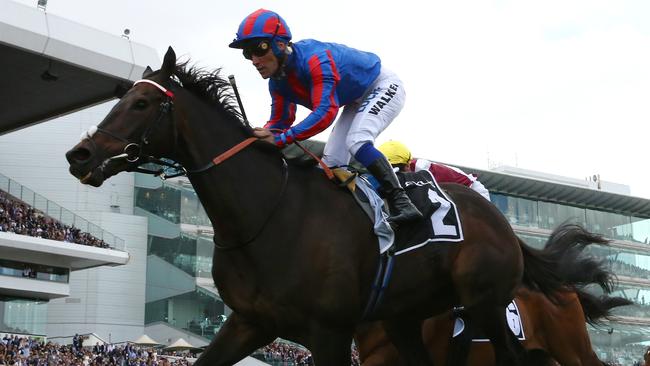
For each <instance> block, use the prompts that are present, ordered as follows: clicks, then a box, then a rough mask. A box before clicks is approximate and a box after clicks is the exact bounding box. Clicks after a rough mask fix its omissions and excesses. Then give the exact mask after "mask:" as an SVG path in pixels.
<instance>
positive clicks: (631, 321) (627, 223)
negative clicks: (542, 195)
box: [490, 193, 650, 365]
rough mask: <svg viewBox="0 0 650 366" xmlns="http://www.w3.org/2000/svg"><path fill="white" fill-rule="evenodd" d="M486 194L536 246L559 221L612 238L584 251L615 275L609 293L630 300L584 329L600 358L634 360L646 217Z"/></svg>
mask: <svg viewBox="0 0 650 366" xmlns="http://www.w3.org/2000/svg"><path fill="white" fill-rule="evenodd" d="M490 197H491V198H492V202H493V203H494V204H495V205H496V206H497V207H498V208H499V210H500V211H501V212H502V213H503V214H504V215H505V216H506V217H507V219H508V220H509V221H510V223H511V224H512V225H513V227H514V228H515V231H516V232H517V234H518V235H519V236H520V237H521V238H522V239H523V240H524V241H525V242H526V243H528V244H529V245H531V246H533V247H536V248H542V247H543V246H544V244H545V242H546V240H547V238H548V235H549V234H550V233H551V231H552V230H553V229H554V228H556V227H557V226H558V225H560V224H562V223H564V222H572V223H577V224H581V225H582V226H584V227H585V228H586V229H587V230H589V231H591V232H593V233H598V234H601V235H603V236H605V237H606V238H608V239H614V240H615V242H613V243H612V244H611V245H610V246H600V245H591V246H589V247H587V249H586V252H587V253H589V254H590V255H593V256H595V257H597V258H600V259H602V260H603V261H605V263H607V265H608V266H609V268H610V269H611V270H612V271H613V272H614V273H615V274H616V275H617V277H618V282H617V285H616V287H615V290H614V292H613V294H612V295H614V296H621V297H624V298H627V299H629V300H631V301H633V302H634V305H631V306H625V307H619V308H616V309H614V310H613V314H614V315H615V316H617V317H616V318H614V319H613V320H612V321H609V322H604V323H603V325H602V326H600V327H591V326H590V327H589V332H590V336H591V340H592V344H593V346H594V350H595V351H596V353H597V355H598V356H599V357H600V359H601V360H603V361H608V362H612V363H618V364H621V365H633V364H634V362H635V361H637V360H639V359H640V355H641V356H642V355H643V353H644V351H645V348H646V347H647V345H646V344H647V342H650V245H648V240H649V237H650V219H646V218H640V217H634V216H630V215H624V214H619V213H612V212H605V211H599V210H592V209H587V208H581V207H576V206H571V205H565V204H558V203H553V202H545V201H536V200H531V199H527V198H521V197H513V196H508V195H503V194H494V193H492V194H490ZM531 232H534V233H531ZM590 290H591V288H590ZM593 291H594V292H595V293H598V292H599V291H600V290H599V289H597V288H593Z"/></svg>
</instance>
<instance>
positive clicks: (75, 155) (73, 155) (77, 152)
mask: <svg viewBox="0 0 650 366" xmlns="http://www.w3.org/2000/svg"><path fill="white" fill-rule="evenodd" d="M65 157H66V159H68V162H69V163H70V164H72V163H77V164H79V163H84V162H86V161H88V160H90V157H91V153H90V150H88V149H86V148H84V147H78V148H76V149H73V150H70V151H68V152H67V153H66V154H65Z"/></svg>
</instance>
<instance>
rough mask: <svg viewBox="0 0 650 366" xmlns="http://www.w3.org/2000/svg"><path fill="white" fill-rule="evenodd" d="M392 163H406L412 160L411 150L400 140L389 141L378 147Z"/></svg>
mask: <svg viewBox="0 0 650 366" xmlns="http://www.w3.org/2000/svg"><path fill="white" fill-rule="evenodd" d="M378 150H379V151H381V153H382V154H384V156H385V157H386V159H388V162H389V163H390V164H391V165H406V164H408V163H409V162H410V161H411V150H409V148H408V147H406V145H404V144H403V143H401V142H399V141H388V142H385V143H383V144H381V146H379V148H378Z"/></svg>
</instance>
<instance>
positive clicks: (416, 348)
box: [384, 319, 433, 366]
mask: <svg viewBox="0 0 650 366" xmlns="http://www.w3.org/2000/svg"><path fill="white" fill-rule="evenodd" d="M384 328H385V329H386V333H388V337H389V338H390V340H391V342H393V344H394V345H395V347H397V350H398V352H399V355H400V358H401V359H402V362H404V364H406V365H409V366H411V365H417V366H420V365H421V366H432V365H433V362H432V361H431V360H430V358H429V353H428V352H427V350H426V348H425V346H424V343H423V342H422V320H408V319H398V320H393V321H385V322H384Z"/></svg>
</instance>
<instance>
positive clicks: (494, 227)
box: [66, 47, 561, 366]
mask: <svg viewBox="0 0 650 366" xmlns="http://www.w3.org/2000/svg"><path fill="white" fill-rule="evenodd" d="M233 101H234V99H233V95H232V89H231V88H230V86H229V84H228V82H227V81H226V80H225V79H224V78H222V77H221V76H219V71H218V70H217V71H215V72H206V71H203V70H200V69H197V68H195V67H190V66H188V65H187V62H185V63H181V64H179V65H177V64H176V55H175V53H174V51H173V50H172V48H171V47H170V48H169V49H168V51H167V53H166V54H165V57H164V60H163V64H162V66H161V69H160V70H158V71H156V72H153V71H152V70H151V69H149V68H148V69H147V70H146V71H145V73H144V74H143V79H142V80H140V81H137V82H136V83H135V84H134V85H133V87H131V88H130V89H129V90H128V91H127V92H126V93H125V94H124V95H123V96H122V98H121V99H120V100H119V102H118V103H117V104H116V105H115V106H114V107H113V108H112V110H111V111H110V112H109V113H108V115H107V116H106V117H105V118H104V120H103V121H102V122H101V123H100V124H99V125H98V126H97V127H93V128H91V129H89V130H88V131H87V133H86V134H85V136H84V138H83V139H82V141H81V142H80V143H78V144H77V145H76V146H75V147H73V148H72V149H71V150H70V151H68V152H67V153H66V158H67V159H68V162H69V163H70V173H71V174H73V175H74V176H75V177H77V178H79V179H80V181H81V182H82V183H85V184H90V185H93V186H100V185H101V184H102V183H103V182H104V181H105V180H106V179H108V178H109V177H111V176H112V175H115V174H117V173H119V172H121V171H129V170H131V171H132V170H138V171H141V170H142V168H141V167H140V166H141V165H142V164H144V163H147V162H152V161H155V162H159V163H162V164H167V165H174V166H176V167H180V166H182V167H183V169H184V170H186V172H187V175H188V178H189V180H190V182H191V183H192V185H193V186H194V189H195V190H196V193H197V195H198V197H199V199H200V200H201V203H202V204H203V206H204V208H205V210H206V213H207V214H208V216H209V218H210V220H211V222H212V225H213V227H214V232H215V234H214V242H215V250H214V255H213V262H212V264H213V266H212V277H213V279H214V282H215V285H216V287H217V288H218V290H219V293H220V295H221V298H222V299H223V301H224V303H225V304H226V305H228V306H229V307H230V308H231V309H232V310H233V313H232V314H231V315H230V316H229V317H228V320H227V321H226V322H225V323H224V325H223V326H222V328H221V330H220V331H219V333H218V334H217V335H216V336H215V337H214V339H213V340H212V342H211V343H210V345H209V346H208V348H207V349H206V350H205V351H204V352H203V354H202V355H201V357H200V358H199V359H198V360H197V363H196V364H195V365H197V366H198V365H230V364H234V363H236V362H237V361H238V360H240V359H242V358H244V357H245V356H246V355H248V354H250V353H252V352H253V351H254V350H256V349H258V348H259V347H261V346H264V345H266V344H268V343H270V342H272V341H273V340H274V339H275V338H276V337H282V338H284V339H288V340H291V341H294V342H297V343H300V344H302V345H304V346H306V347H307V348H308V349H309V350H310V351H311V352H312V355H313V359H314V362H315V364H317V365H343V364H348V363H349V362H350V352H351V351H350V344H351V342H352V336H353V333H354V329H355V326H356V325H357V324H358V323H360V322H361V320H362V317H363V311H364V309H365V307H366V304H367V302H368V299H369V298H370V294H371V285H372V283H373V281H374V277H375V274H376V272H377V268H378V266H379V255H380V254H379V253H378V244H377V243H378V241H377V238H376V236H375V235H374V233H373V230H372V224H371V223H370V220H369V219H368V217H367V216H366V214H365V213H364V212H363V210H361V209H359V207H358V206H357V204H356V203H355V200H354V199H353V198H352V197H351V196H350V194H349V193H348V192H347V191H346V190H345V189H343V188H341V187H339V186H337V185H336V184H333V183H332V182H331V181H330V180H328V179H325V178H324V173H323V172H324V171H327V170H325V169H324V170H320V169H317V168H315V167H313V166H312V167H304V166H297V165H292V164H287V163H286V161H285V160H284V159H283V156H282V153H281V151H280V150H279V149H277V147H276V146H275V145H271V144H268V143H265V142H263V141H258V140H257V139H255V138H253V137H252V136H253V133H252V127H251V126H250V125H248V123H247V122H243V121H242V118H241V114H240V113H239V112H238V111H237V107H236V104H235V103H234V102H233ZM161 158H164V159H167V160H164V161H163V160H160V159H161ZM172 161H173V162H177V163H176V164H172V163H171V162H172ZM444 189H445V190H446V192H447V193H448V194H449V196H450V197H452V199H453V200H454V201H455V202H456V204H457V208H458V211H459V214H460V219H461V221H462V223H463V225H464V227H465V232H464V234H465V235H464V241H463V242H462V243H460V244H458V243H439V244H438V243H437V244H435V245H427V246H424V247H422V248H420V249H418V250H414V251H411V252H408V253H406V254H403V255H400V256H399V257H397V259H396V260H395V265H394V267H393V273H392V279H391V281H390V284H389V286H388V288H387V289H386V292H385V294H384V301H383V302H382V303H381V305H380V306H378V307H377V309H376V311H374V312H373V313H371V314H369V315H368V316H367V317H366V319H368V320H379V319H381V320H383V321H384V324H385V327H386V329H387V330H388V333H389V334H390V337H391V339H392V340H393V341H394V343H395V344H396V345H397V347H398V348H399V350H400V354H401V355H402V357H403V358H404V359H405V360H406V361H407V363H409V364H417V365H429V364H431V363H430V361H429V359H428V354H427V352H426V349H425V347H424V345H423V343H422V337H421V333H420V329H421V324H422V321H423V320H424V319H425V318H427V317H429V316H431V315H433V314H438V313H442V312H444V311H446V310H447V309H450V308H451V307H452V306H454V305H457V304H463V305H464V306H465V307H466V311H467V313H468V314H469V316H471V318H472V319H473V322H474V324H476V326H477V327H480V328H483V329H484V330H485V331H486V332H487V336H488V337H489V338H490V340H491V342H492V344H493V345H494V349H495V353H496V359H497V364H499V365H504V366H505V365H508V366H511V365H518V364H520V359H521V353H522V352H523V349H521V346H520V345H519V342H517V341H516V339H515V337H513V336H512V333H511V332H510V331H509V330H508V326H507V323H506V318H505V315H504V311H503V308H504V306H506V304H507V303H508V302H509V301H510V300H511V299H512V297H513V296H514V290H515V289H516V288H517V287H518V286H519V284H520V283H521V282H522V281H523V282H524V283H526V284H528V285H530V286H533V287H539V288H541V289H542V290H544V291H553V290H555V289H556V288H558V287H559V286H560V285H561V283H560V281H559V280H558V279H557V277H556V276H555V274H554V271H555V267H554V265H553V263H552V262H551V261H550V260H547V259H546V258H544V255H543V253H539V251H536V250H535V249H533V248H530V247H527V246H526V245H523V244H521V243H520V241H519V240H518V238H517V236H516V235H515V234H514V232H513V231H512V229H511V227H510V225H509V224H508V221H507V220H506V219H505V218H504V217H503V215H502V214H501V213H500V212H499V211H498V210H497V209H496V208H495V207H494V206H493V205H491V204H489V203H488V202H487V201H486V200H484V199H483V198H482V197H480V196H479V195H477V194H476V193H475V192H473V191H471V190H470V189H467V188H465V187H462V186H459V185H453V184H452V185H446V186H444Z"/></svg>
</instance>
